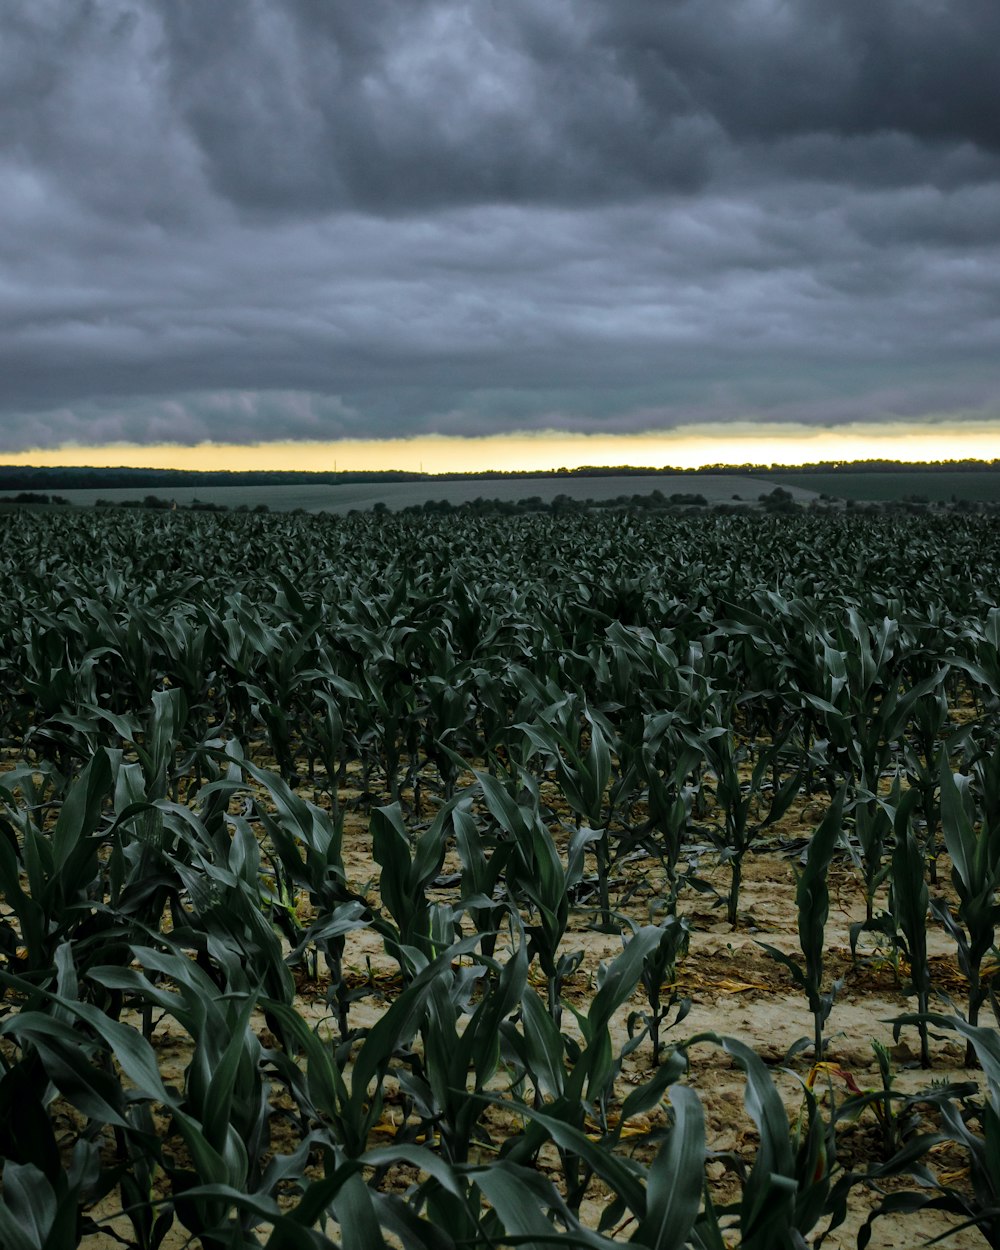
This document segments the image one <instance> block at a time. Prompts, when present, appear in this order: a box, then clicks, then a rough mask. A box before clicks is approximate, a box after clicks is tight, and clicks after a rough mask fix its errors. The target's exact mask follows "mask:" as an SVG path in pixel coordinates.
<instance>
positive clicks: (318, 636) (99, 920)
mask: <svg viewBox="0 0 1000 1250" xmlns="http://www.w3.org/2000/svg"><path fill="white" fill-rule="evenodd" d="M0 532H2V535H3V544H2V548H0V563H2V567H3V580H4V586H5V594H4V596H3V599H2V601H0V615H2V630H0V751H2V759H0V993H2V1003H0V1166H2V1197H0V1246H2V1247H4V1248H5V1250H8V1248H9V1250H43V1248H44V1250H64V1248H66V1250H69V1248H70V1247H77V1246H88V1245H89V1246H111V1245H124V1246H129V1247H137V1248H139V1250H156V1247H160V1246H163V1247H165V1248H167V1250H170V1248H171V1247H176V1246H184V1245H195V1246H202V1247H205V1248H206V1250H235V1248H237V1247H240V1248H241V1247H260V1246H267V1247H269V1248H271V1250H292V1248H293V1247H294V1248H295V1250H298V1248H299V1247H303V1246H308V1247H314V1248H316V1250H319V1248H323V1247H343V1250H377V1248H378V1247H383V1246H385V1247H390V1246H392V1247H400V1246H401V1247H403V1248H404V1250H460V1248H461V1250H466V1248H468V1250H472V1248H478V1247H483V1248H485V1247H507V1246H512V1247H513V1246H517V1247H531V1248H539V1250H540V1248H542V1247H550V1246H557V1245H561V1246H572V1247H601V1246H610V1245H629V1246H632V1247H636V1248H637V1250H673V1248H675V1247H677V1248H680V1247H684V1246H691V1247H696V1248H697V1250H719V1248H721V1247H726V1246H741V1247H744V1248H745V1250H773V1248H782V1247H790V1248H791V1247H802V1246H805V1245H806V1244H815V1245H818V1244H822V1243H823V1241H824V1239H827V1244H828V1245H845V1244H855V1243H856V1244H857V1245H858V1246H859V1247H862V1248H863V1247H864V1246H865V1245H868V1244H871V1245H873V1246H874V1245H878V1244H880V1243H879V1240H878V1239H879V1237H880V1235H881V1231H882V1229H883V1228H886V1227H888V1226H890V1225H891V1227H892V1228H894V1229H895V1230H896V1233H895V1235H896V1236H897V1237H900V1238H901V1239H902V1240H901V1241H897V1242H895V1243H894V1244H908V1245H914V1246H915V1245H919V1244H921V1242H922V1241H924V1240H925V1239H929V1238H930V1237H931V1236H932V1235H937V1234H939V1233H946V1232H949V1230H950V1235H952V1236H954V1237H956V1238H958V1239H959V1240H956V1241H954V1242H949V1243H948V1244H954V1245H981V1244H984V1243H985V1244H988V1245H990V1246H993V1247H1000V1032H998V1027H997V1019H998V1012H1000V1008H998V1004H997V997H996V993H995V988H994V976H995V973H996V971H997V968H998V960H997V950H996V944H995V943H996V927H997V921H998V919H1000V905H998V901H997V889H998V887H1000V752H998V750H997V743H998V734H1000V715H998V713H1000V606H998V604H997V588H998V586H1000V521H998V519H997V518H995V517H992V516H977V515H962V514H941V515H914V516H909V515H907V516H900V515H893V516H890V515H867V514H865V515H851V514H849V513H847V514H845V513H832V512H831V513H811V512H810V513H805V512H802V513H800V514H797V515H795V514H792V515H765V514H760V515H755V514H748V515H719V514H713V515H702V516H697V517H686V516H681V515H666V514H639V515H635V514H631V513H629V512H627V511H622V512H602V513H601V514H599V515H594V516H586V515H578V514H574V515H571V516H539V515H534V516H525V517H517V518H507V517H477V516H475V515H463V516H462V517H461V518H458V519H456V518H454V517H435V516H426V517H413V516H407V517H393V516H391V515H389V516H384V515H383V516H372V515H359V516H352V517H348V518H343V519H341V518H332V517H308V516H289V515H286V516H282V515H258V514H252V513H251V514H244V515H232V514H230V515H213V514H200V513H184V512H175V513H165V512H161V513H144V512H141V511H136V510H129V511H127V512H126V511H122V512H106V513H100V514H97V515H93V514H85V513H84V512H82V511H81V512H77V511H70V510H68V509H67V510H66V511H65V512H60V513H58V514H42V513H18V512H12V513H8V514H5V515H3V516H2V517H0ZM779 871H780V872H782V873H784V874H785V879H786V880H787V882H788V888H787V891H786V894H785V895H783V898H784V900H785V904H787V907H786V910H787V915H786V916H785V917H784V919H781V918H780V917H779V920H778V921H776V922H775V923H770V922H769V923H767V924H765V923H764V920H763V917H764V915H765V911H764V910H762V909H763V908H764V905H765V904H766V903H767V902H768V895H769V893H771V894H773V893H774V891H776V890H777V889H778V888H779V886H778V883H777V882H778V878H777V875H775V874H777V873H778V872H779ZM785 904H783V905H785ZM767 914H768V915H769V916H770V917H771V920H772V921H773V920H774V911H773V908H772V910H771V912H768V913H767ZM713 943H714V945H713ZM713 952H714V953H713ZM710 956H711V957H710ZM713 960H714V963H713V962H712V961H713ZM727 961H728V962H727ZM873 986H877V987H878V995H875V993H874V990H873ZM734 987H735V988H734ZM779 989H780V993H781V994H782V995H783V996H784V998H785V1000H786V1001H787V1002H788V1003H789V1004H790V1006H789V1007H788V1009H787V1012H786V1013H785V1015H786V1016H787V1023H788V1024H789V1027H792V1031H793V1034H796V1035H792V1036H789V1037H787V1038H785V1037H782V1040H781V1044H780V1045H777V1046H776V1042H775V1039H774V1037H761V1036H754V1035H753V1030H752V1029H750V1030H749V1031H745V1032H741V1033H736V1032H721V1031H719V1030H718V1029H716V1028H712V1027H705V1019H706V1016H705V1015H704V1011H703V1007H704V1002H705V1000H706V996H708V997H709V998H710V997H711V996H712V995H715V996H716V997H718V996H720V995H726V994H731V995H733V996H734V997H733V1001H734V1002H738V1003H742V1004H743V1006H741V1007H739V1008H738V1010H742V1011H743V1012H744V1013H745V1014H746V1015H747V1018H748V1019H749V1018H750V1015H751V1014H752V1011H751V1009H752V1008H753V1007H754V1004H764V1003H765V1002H766V1000H767V998H768V996H769V995H771V996H773V995H774V994H776V993H778V992H779ZM741 994H742V995H744V996H745V997H743V998H739V997H738V996H739V995H741ZM876 1002H877V1003H878V1004H879V1006H878V1008H877V1009H876V1008H875V1007H873V1004H874V1003H876ZM852 1003H853V1004H854V1008H853V1011H854V1014H853V1015H852V1014H851V1010H852V1006H851V1005H852ZM883 1003H887V1004H888V1007H887V1008H886V1009H888V1010H889V1011H890V1015H889V1016H888V1018H887V1017H886V1016H885V1015H884V1012H883V1006H882V1004H883ZM866 1013H867V1016H866ZM859 1018H860V1019H861V1020H862V1021H865V1020H866V1019H868V1020H870V1028H869V1027H867V1025H865V1026H864V1030H863V1031H862V1032H861V1033H857V1032H856V1031H852V1029H853V1028H854V1026H852V1029H845V1023H848V1022H850V1021H855V1022H856V1021H857V1020H858V1019H859ZM800 1025H801V1027H799V1026H800ZM786 1042H787V1044H785V1043H786ZM859 1056H862V1058H859ZM721 1081H728V1082H730V1083H732V1082H735V1083H736V1084H735V1086H734V1088H737V1089H738V1090H739V1097H738V1099H737V1101H736V1103H735V1104H734V1105H732V1106H730V1107H729V1110H728V1112H727V1113H726V1114H725V1115H723V1116H721V1119H720V1115H719V1113H718V1110H717V1108H716V1106H715V1104H714V1103H712V1101H711V1098H712V1087H713V1085H714V1084H716V1083H718V1082H721ZM727 1106H728V1104H727ZM734 1125H738V1126H742V1127H741V1128H740V1129H739V1131H738V1132H737V1131H736V1130H735V1129H734V1127H733V1126H734ZM935 1221H936V1222H935ZM900 1230H901V1231H900ZM848 1234H849V1236H848V1240H844V1237H845V1235H848ZM807 1239H808V1241H807ZM963 1239H964V1240H963Z"/></svg>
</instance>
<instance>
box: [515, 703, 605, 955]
mask: <svg viewBox="0 0 1000 1250" xmlns="http://www.w3.org/2000/svg"><path fill="white" fill-rule="evenodd" d="M582 716H583V719H584V720H585V721H586V722H587V725H588V726H589V739H590V740H589V743H588V744H587V747H586V751H584V748H583V743H582V740H581V733H580V731H581V726H580V723H579V717H578V715H577V712H576V708H575V701H574V702H571V703H568V704H567V705H566V714H564V715H563V717H562V724H561V725H559V726H557V725H556V724H553V723H546V722H545V721H537V722H535V723H534V724H521V725H519V726H518V728H519V729H521V730H522V731H523V732H524V733H525V735H526V736H527V737H528V739H529V740H530V742H531V744H532V746H533V748H534V750H535V751H538V752H541V754H542V755H543V757H544V758H545V759H546V760H547V762H548V763H550V764H551V765H552V767H553V768H554V770H555V775H556V780H557V782H558V784H559V788H560V790H561V791H562V794H563V797H564V798H565V799H566V802H567V803H568V804H569V806H570V808H571V809H572V811H573V812H574V814H575V816H576V820H577V829H579V828H580V827H581V822H582V821H586V822H587V825H588V826H589V828H590V830H591V831H592V832H593V834H594V837H593V839H592V840H591V841H592V845H593V848H594V854H595V856H596V858H597V893H598V907H599V910H600V923H601V928H602V929H603V930H604V931H605V932H612V931H614V922H613V917H612V914H611V899H610V895H609V878H610V874H611V842H610V835H609V830H608V826H609V824H610V822H611V815H612V813H611V811H610V810H608V811H607V812H605V809H604V804H605V796H606V794H607V791H608V786H609V784H610V781H611V746H612V743H611V741H610V739H609V737H608V735H607V732H606V730H605V728H604V727H602V725H601V722H600V721H599V720H598V719H596V718H595V717H594V715H593V714H592V713H591V712H590V711H589V710H588V709H587V708H586V707H584V708H583V712H582ZM529 758H530V756H529Z"/></svg>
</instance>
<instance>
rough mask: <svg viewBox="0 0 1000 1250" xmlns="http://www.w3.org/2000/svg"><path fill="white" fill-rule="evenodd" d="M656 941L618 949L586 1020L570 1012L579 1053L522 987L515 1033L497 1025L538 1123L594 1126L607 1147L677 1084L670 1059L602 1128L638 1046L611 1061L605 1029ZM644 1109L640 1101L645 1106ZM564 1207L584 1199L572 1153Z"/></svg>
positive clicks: (654, 931)
mask: <svg viewBox="0 0 1000 1250" xmlns="http://www.w3.org/2000/svg"><path fill="white" fill-rule="evenodd" d="M662 939H663V934H662V932H661V930H659V929H658V928H656V927H655V926H652V925H649V926H646V927H645V928H642V929H639V930H638V932H636V933H635V934H634V935H633V936H632V937H631V938H630V939H629V940H628V941H627V942H626V944H625V949H624V950H623V951H622V953H621V954H620V955H619V956H617V958H616V959H614V960H613V961H612V962H611V963H610V964H609V965H607V966H606V967H605V966H603V965H602V967H601V970H600V973H599V975H598V988H597V993H596V994H595V995H594V997H593V999H592V1000H591V1002H590V1006H589V1009H588V1010H587V1012H586V1013H584V1012H581V1011H577V1010H576V1009H575V1008H572V1007H571V1008H570V1010H571V1011H572V1013H573V1015H574V1017H575V1019H576V1022H577V1025H578V1027H579V1030H580V1034H581V1038H582V1042H583V1045H582V1046H581V1045H580V1043H579V1042H577V1041H576V1040H575V1039H574V1038H571V1037H569V1036H568V1035H567V1034H565V1033H560V1031H559V1029H558V1026H557V1024H556V1023H555V1021H554V1020H553V1019H552V1017H551V1015H550V1014H549V1013H547V1012H546V1011H545V1009H544V1008H543V1006H542V1004H541V1001H540V1000H539V997H538V995H537V994H536V993H535V991H534V990H533V989H531V988H530V987H529V988H528V989H527V990H526V991H525V993H524V996H523V998H522V1001H521V1021H520V1024H521V1028H520V1029H518V1028H517V1027H516V1025H515V1023H514V1022H512V1021H507V1022H505V1023H504V1024H503V1025H502V1030H503V1035H504V1040H505V1043H506V1045H507V1048H508V1051H509V1053H510V1055H511V1057H512V1059H513V1060H514V1062H515V1063H516V1065H517V1067H518V1068H519V1069H520V1071H521V1073H522V1079H523V1077H524V1076H527V1078H528V1079H529V1080H530V1081H531V1083H532V1086H533V1087H534V1091H535V1099H534V1102H535V1107H536V1108H538V1107H541V1106H542V1105H543V1102H545V1100H548V1101H547V1102H546V1103H545V1109H546V1115H547V1116H549V1117H550V1119H555V1120H559V1121H561V1122H563V1123H565V1124H567V1125H570V1126H571V1127H573V1128H575V1129H576V1130H578V1131H582V1130H583V1128H584V1126H585V1124H586V1123H587V1121H588V1119H590V1120H592V1122H594V1123H595V1125H596V1128H597V1131H598V1132H599V1133H600V1134H601V1135H602V1136H603V1137H606V1138H608V1139H609V1140H617V1137H618V1134H619V1133H620V1131H621V1126H622V1124H623V1121H624V1118H626V1117H627V1115H631V1114H635V1113H636V1111H637V1110H638V1108H637V1107H636V1104H637V1103H639V1102H640V1101H643V1102H644V1105H645V1106H647V1107H648V1106H650V1105H653V1103H655V1101H656V1099H657V1098H658V1097H659V1094H660V1092H662V1090H663V1089H664V1088H666V1086H667V1084H669V1083H670V1082H671V1081H674V1080H676V1079H677V1077H678V1075H680V1073H681V1072H682V1071H683V1070H684V1067H685V1066H686V1061H685V1060H684V1059H683V1057H680V1056H678V1055H675V1056H674V1057H672V1058H671V1060H670V1061H668V1062H667V1063H664V1064H663V1065H662V1066H661V1067H660V1068H659V1069H658V1071H657V1073H656V1075H655V1076H654V1077H653V1078H652V1079H651V1081H650V1082H648V1083H647V1085H646V1086H644V1087H643V1090H644V1091H645V1092H644V1094H640V1091H638V1090H637V1091H635V1097H634V1098H630V1099H627V1100H626V1102H625V1103H624V1104H623V1106H622V1108H621V1115H620V1117H619V1120H618V1124H617V1128H615V1129H612V1128H611V1127H610V1124H609V1117H608V1112H609V1106H610V1104H611V1101H612V1099H613V1097H614V1086H615V1080H616V1078H617V1077H618V1075H619V1073H620V1071H621V1065H622V1062H623V1059H624V1058H625V1056H626V1055H627V1054H628V1053H629V1051H631V1050H633V1049H634V1048H635V1046H636V1045H637V1044H638V1040H639V1039H631V1040H630V1041H629V1042H627V1043H626V1045H625V1047H624V1048H623V1049H622V1050H621V1051H620V1052H619V1053H617V1054H616V1053H615V1050H614V1047H613V1045H612V1041H611V1034H610V1030H609V1026H610V1023H611V1018H612V1016H613V1015H614V1013H615V1012H616V1011H617V1010H618V1009H619V1008H620V1007H621V1006H622V1005H623V1004H624V1003H625V1002H626V1001H627V1000H628V999H629V998H630V997H631V995H632V993H633V992H634V991H635V988H636V986H637V985H638V984H639V981H640V979H641V976H642V969H643V962H644V961H645V960H646V959H647V958H648V957H649V955H650V954H651V953H652V952H653V950H655V949H656V948H657V947H658V946H659V945H660V943H661V942H662ZM647 1098H649V1099H651V1101H644V1100H645V1099H647ZM543 1136H544V1135H541V1136H540V1135H539V1133H538V1132H534V1131H532V1130H529V1131H528V1133H527V1134H526V1136H525V1139H524V1141H523V1142H521V1143H520V1144H518V1145H517V1146H516V1147H515V1148H514V1149H513V1150H512V1151H511V1153H510V1157H511V1158H513V1159H515V1161H518V1162H522V1161H525V1160H526V1159H527V1158H529V1157H533V1155H534V1154H535V1153H537V1150H538V1148H539V1147H540V1145H541V1142H542V1138H543ZM563 1167H564V1170H565V1173H566V1183H567V1201H568V1203H569V1205H570V1208H571V1209H573V1210H578V1209H579V1204H580V1202H581V1201H582V1199H583V1194H584V1191H585V1190H586V1187H587V1184H588V1183H589V1180H590V1176H591V1171H592V1169H591V1167H590V1165H589V1164H588V1163H587V1161H586V1160H585V1159H583V1158H581V1157H579V1156H577V1155H576V1154H575V1153H573V1152H568V1153H566V1154H564V1157H563Z"/></svg>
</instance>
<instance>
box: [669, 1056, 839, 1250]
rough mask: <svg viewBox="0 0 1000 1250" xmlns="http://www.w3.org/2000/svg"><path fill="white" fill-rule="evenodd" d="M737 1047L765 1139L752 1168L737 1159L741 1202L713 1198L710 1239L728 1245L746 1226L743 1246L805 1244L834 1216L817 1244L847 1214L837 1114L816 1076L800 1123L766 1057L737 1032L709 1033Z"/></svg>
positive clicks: (706, 1231)
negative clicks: (825, 1102)
mask: <svg viewBox="0 0 1000 1250" xmlns="http://www.w3.org/2000/svg"><path fill="white" fill-rule="evenodd" d="M701 1041H711V1042H714V1043H715V1044H717V1045H720V1046H721V1047H722V1048H723V1049H724V1050H725V1051H726V1053H727V1054H729V1055H731V1056H732V1057H733V1059H734V1060H735V1061H736V1063H737V1064H738V1065H739V1067H741V1068H742V1069H743V1071H744V1073H745V1074H746V1088H745V1093H744V1102H745V1105H746V1109H747V1111H748V1112H749V1114H750V1117H751V1119H752V1120H753V1121H754V1123H755V1124H756V1126H757V1130H758V1132H759V1134H760V1145H759V1147H758V1149H757V1152H756V1155H755V1157H754V1160H753V1163H752V1165H751V1167H750V1169H749V1171H747V1170H746V1169H745V1168H744V1167H743V1165H742V1163H741V1161H740V1160H739V1159H738V1157H736V1156H733V1157H731V1158H730V1159H729V1161H730V1163H731V1164H732V1165H733V1166H734V1167H735V1168H736V1169H737V1171H738V1172H740V1173H741V1180H742V1194H741V1197H740V1200H739V1202H737V1203H733V1204H732V1205H729V1206H725V1207H721V1208H716V1207H714V1206H713V1205H712V1204H711V1203H710V1202H709V1203H706V1207H705V1210H704V1212H703V1214H702V1216H701V1217H700V1219H699V1221H698V1223H697V1224H696V1232H697V1233H699V1234H700V1237H701V1240H700V1243H696V1244H700V1245H702V1246H712V1247H715V1246H722V1245H723V1244H725V1243H724V1242H723V1233H726V1232H731V1231H732V1230H738V1235H739V1243H738V1244H739V1245H740V1247H741V1250H770V1247H772V1246H801V1245H805V1244H806V1243H805V1238H806V1236H807V1235H809V1234H810V1233H812V1232H813V1231H814V1230H815V1229H816V1226H817V1224H819V1222H820V1220H821V1219H822V1218H823V1217H824V1216H829V1217H830V1219H829V1223H828V1225H827V1227H826V1229H825V1230H824V1231H823V1233H822V1236H821V1237H820V1238H819V1239H818V1241H817V1243H816V1244H820V1242H821V1241H822V1239H823V1237H825V1236H826V1235H827V1233H829V1232H830V1231H832V1230H833V1229H834V1228H836V1227H837V1226H838V1225H839V1224H841V1223H842V1222H843V1220H844V1217H845V1215H846V1213H847V1195H848V1192H849V1190H850V1187H851V1185H852V1183H853V1178H852V1177H851V1176H850V1174H845V1175H842V1176H840V1177H839V1178H837V1179H834V1178H835V1175H836V1172H837V1166H836V1139H835V1128H834V1121H833V1120H832V1118H831V1119H829V1120H828V1119H826V1118H824V1116H823V1114H822V1112H821V1110H820V1108H819V1106H818V1103H817V1100H816V1098H815V1095H814V1094H813V1092H812V1089H811V1088H810V1087H809V1085H808V1083H803V1108H802V1112H801V1113H800V1115H799V1117H798V1119H797V1121H796V1123H795V1125H794V1126H791V1125H790V1124H789V1120H788V1115H787V1113H786V1111H785V1106H784V1103H783V1102H782V1100H781V1096H780V1094H779V1093H778V1090H777V1089H776V1088H775V1085H774V1082H773V1081H772V1079H771V1075H770V1073H769V1072H768V1070H767V1068H766V1066H765V1065H764V1063H763V1061H762V1060H761V1059H760V1058H759V1057H758V1056H757V1055H756V1054H755V1053H754V1051H753V1050H751V1048H750V1047H749V1046H747V1045H746V1044H745V1043H743V1042H741V1041H739V1040H738V1039H736V1038H732V1037H725V1038H720V1037H717V1036H714V1035H711V1034H702V1035H699V1036H697V1037H695V1038H692V1039H691V1042H690V1045H694V1044H695V1043H696V1042H701Z"/></svg>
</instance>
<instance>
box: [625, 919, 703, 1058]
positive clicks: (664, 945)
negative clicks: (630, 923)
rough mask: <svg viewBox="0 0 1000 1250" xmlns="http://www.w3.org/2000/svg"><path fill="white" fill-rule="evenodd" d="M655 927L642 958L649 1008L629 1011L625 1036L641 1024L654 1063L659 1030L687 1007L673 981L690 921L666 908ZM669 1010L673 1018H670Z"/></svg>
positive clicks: (677, 1019) (661, 1045)
mask: <svg viewBox="0 0 1000 1250" xmlns="http://www.w3.org/2000/svg"><path fill="white" fill-rule="evenodd" d="M661 906H662V904H661ZM656 910H657V908H656V906H655V905H654V906H653V907H651V908H650V911H651V913H655V911H656ZM654 918H655V917H654ZM659 929H660V935H661V936H660V941H659V943H658V944H657V945H656V946H655V947H654V948H653V949H652V950H651V951H650V952H649V954H648V955H647V956H646V958H645V959H644V960H643V962H642V988H643V991H644V993H645V996H646V1003H647V1006H648V1008H649V1010H648V1011H643V1010H640V1011H633V1012H630V1013H629V1017H628V1022H627V1027H628V1032H629V1037H632V1036H633V1035H634V1031H635V1028H636V1026H637V1025H638V1024H642V1025H643V1026H644V1028H645V1031H646V1032H647V1033H648V1034H649V1044H650V1048H651V1051H652V1057H653V1063H654V1065H655V1064H657V1063H659V1061H660V1055H661V1053H662V1051H663V1048H664V1043H663V1042H661V1040H660V1033H661V1030H662V1029H663V1028H664V1026H666V1027H667V1028H674V1027H675V1026H676V1025H678V1024H680V1023H681V1021H682V1020H684V1019H685V1018H686V1016H687V1014H688V1012H689V1011H690V1010H691V1000H690V999H689V998H686V997H684V996H682V995H681V994H679V993H678V991H677V987H676V984H675V982H676V977H677V964H678V962H679V961H680V960H681V959H682V958H683V957H684V956H685V955H686V954H687V949H688V939H689V937H690V932H691V930H690V925H689V923H688V921H687V919H686V918H685V917H683V916H676V915H672V914H670V913H669V912H668V914H667V915H665V916H664V918H663V920H662V921H661V923H660V925H659ZM675 1009H676V1010H675ZM671 1013H673V1017H674V1018H673V1020H670V1016H671ZM668 1020H670V1023H669V1024H667V1021H668Z"/></svg>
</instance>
